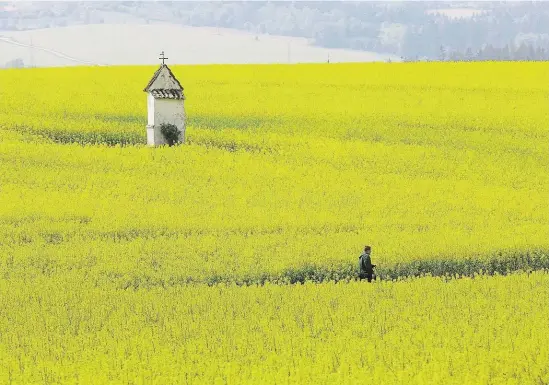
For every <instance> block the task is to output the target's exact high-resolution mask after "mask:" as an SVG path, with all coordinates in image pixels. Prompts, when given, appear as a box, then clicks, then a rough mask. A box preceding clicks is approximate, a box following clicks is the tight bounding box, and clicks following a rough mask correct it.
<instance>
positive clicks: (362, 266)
mask: <svg viewBox="0 0 549 385" xmlns="http://www.w3.org/2000/svg"><path fill="white" fill-rule="evenodd" d="M358 268H359V273H360V275H366V274H372V273H373V272H374V265H372V258H371V257H370V253H366V252H364V253H362V254H361V255H360V257H359V258H358Z"/></svg>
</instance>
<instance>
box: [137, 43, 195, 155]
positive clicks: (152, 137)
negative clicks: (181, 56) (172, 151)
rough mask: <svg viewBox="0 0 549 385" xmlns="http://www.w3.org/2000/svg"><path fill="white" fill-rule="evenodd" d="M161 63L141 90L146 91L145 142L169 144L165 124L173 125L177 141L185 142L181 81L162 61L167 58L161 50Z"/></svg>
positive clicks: (156, 144)
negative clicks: (146, 118) (177, 134)
mask: <svg viewBox="0 0 549 385" xmlns="http://www.w3.org/2000/svg"><path fill="white" fill-rule="evenodd" d="M160 59H161V60H162V64H161V65H160V68H158V70H157V71H156V72H155V73H154V75H153V77H152V79H151V80H150V81H149V84H147V87H145V89H144V90H143V91H145V92H147V93H148V95H147V112H148V123H147V144H148V145H149V146H159V145H163V144H170V143H169V142H170V138H168V137H167V136H166V131H163V130H165V129H166V126H167V125H173V126H175V127H176V128H177V131H178V132H179V137H178V138H177V142H178V143H184V142H185V121H186V115H185V106H184V101H185V95H184V94H183V87H182V86H181V83H179V81H178V80H177V78H176V77H175V76H174V74H173V73H172V71H171V70H170V68H169V67H168V66H167V65H166V64H165V63H164V61H165V60H166V59H167V58H165V57H164V52H162V54H161V57H160ZM173 126H172V127H173Z"/></svg>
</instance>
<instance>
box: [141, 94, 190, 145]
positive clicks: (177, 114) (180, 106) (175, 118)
mask: <svg viewBox="0 0 549 385" xmlns="http://www.w3.org/2000/svg"><path fill="white" fill-rule="evenodd" d="M147 107H148V126H147V144H149V145H162V144H166V140H165V139H164V136H163V135H162V133H161V132H160V125H161V124H162V123H170V124H174V125H175V126H176V127H177V128H178V129H179V132H181V142H182V143H184V142H185V117H186V116H185V106H184V102H183V100H181V99H155V98H154V97H153V96H152V95H151V94H149V95H148V97H147Z"/></svg>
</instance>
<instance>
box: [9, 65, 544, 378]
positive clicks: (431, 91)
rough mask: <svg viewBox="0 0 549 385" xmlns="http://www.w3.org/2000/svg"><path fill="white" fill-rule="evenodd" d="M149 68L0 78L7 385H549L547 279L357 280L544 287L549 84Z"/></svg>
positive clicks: (500, 71) (454, 74) (338, 68)
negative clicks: (367, 256)
mask: <svg viewBox="0 0 549 385" xmlns="http://www.w3.org/2000/svg"><path fill="white" fill-rule="evenodd" d="M154 70H155V68H153V67H105V68H104V67H89V68H86V67H75V68H56V69H51V68H50V69H24V70H2V71H0V162H1V167H0V202H1V205H0V298H1V299H0V300H1V301H2V305H1V306H0V383H18V384H19V383H20V384H32V383H37V384H53V383H82V384H89V383H120V384H136V383H139V384H150V383H159V384H170V383H174V384H175V383H178V384H179V383H192V384H202V383H205V384H212V383H220V384H242V383H249V384H258V383H266V384H267V383H269V384H271V383H272V384H275V383H276V384H281V383H290V384H303V383H311V384H313V383H314V384H317V383H319V384H321V383H365V382H373V383H384V384H385V383H387V384H391V383H417V384H420V383H421V384H424V383H432V384H441V383H445V384H452V383H456V384H458V383H459V384H463V383H478V384H501V383H506V384H507V383H508V384H543V383H547V382H549V372H548V370H547V368H548V367H549V351H548V350H547V343H546V338H545V337H543V336H545V335H547V332H549V330H547V329H548V328H549V325H548V323H547V318H548V316H549V314H548V312H549V310H548V308H549V306H547V301H548V299H549V289H548V287H549V286H548V283H549V282H548V275H547V273H544V272H534V273H517V274H513V275H511V276H508V277H500V276H498V277H487V276H477V277H476V278H474V279H471V278H465V279H461V280H452V281H449V282H448V280H447V278H432V277H426V278H419V279H415V280H405V281H402V282H401V281H398V282H397V281H395V282H391V281H389V280H387V279H385V280H383V281H378V282H376V283H375V284H372V285H368V284H365V283H361V282H355V281H354V273H355V272H354V269H355V268H356V264H357V258H358V255H359V254H360V252H361V249H362V247H363V246H364V244H371V245H372V247H373V253H372V257H373V262H374V263H376V264H377V265H378V266H379V270H380V272H381V273H382V275H383V278H394V277H395V276H398V275H407V274H408V273H410V275H415V274H417V273H421V272H426V273H431V274H435V275H442V274H443V273H444V274H451V275H453V274H465V273H466V274H465V275H469V276H471V275H473V274H474V273H475V272H481V270H482V271H486V269H488V270H491V271H505V270H506V269H508V270H535V269H538V268H540V267H545V268H547V267H548V266H549V257H548V254H549V253H548V251H549V210H547V203H548V202H547V197H548V196H549V110H548V108H547V102H548V97H549V92H548V91H549V66H548V65H547V63H460V64H453V63H406V64H396V63H391V64H381V63H378V64H329V65H326V64H324V65H288V66H284V65H272V66H271V65H268V66H267V65H263V66H227V65H219V66H173V67H172V70H173V72H174V73H175V74H176V76H177V77H178V78H179V80H180V81H181V83H182V84H183V86H184V88H185V94H186V97H187V100H186V109H187V113H188V115H189V125H188V128H187V143H186V144H185V145H183V146H178V147H169V148H167V147H165V148H148V147H146V146H145V145H144V142H145V125H146V95H145V93H143V92H142V89H143V87H144V86H145V85H146V83H147V81H148V80H149V79H150V77H151V76H152V74H153V72H154ZM306 278H310V279H313V280H316V281H324V282H323V283H319V284H312V283H311V282H307V283H305V284H304V285H301V284H299V285H291V286H279V285H277V284H278V283H287V282H295V281H303V280H304V279H306ZM333 281H340V282H339V283H334V282H333ZM218 282H224V284H221V285H213V284H216V283H218ZM243 282H246V283H252V286H248V287H237V286H236V284H241V283H243ZM264 282H266V284H265V285H261V286H256V285H254V283H264ZM211 285H213V286H211Z"/></svg>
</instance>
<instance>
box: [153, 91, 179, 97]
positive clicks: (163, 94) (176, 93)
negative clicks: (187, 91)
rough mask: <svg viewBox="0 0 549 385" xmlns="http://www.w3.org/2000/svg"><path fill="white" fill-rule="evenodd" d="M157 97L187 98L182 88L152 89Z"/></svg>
mask: <svg viewBox="0 0 549 385" xmlns="http://www.w3.org/2000/svg"><path fill="white" fill-rule="evenodd" d="M151 94H152V96H153V97H154V98H155V99H185V96H184V95H183V91H182V90H152V91H151Z"/></svg>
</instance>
